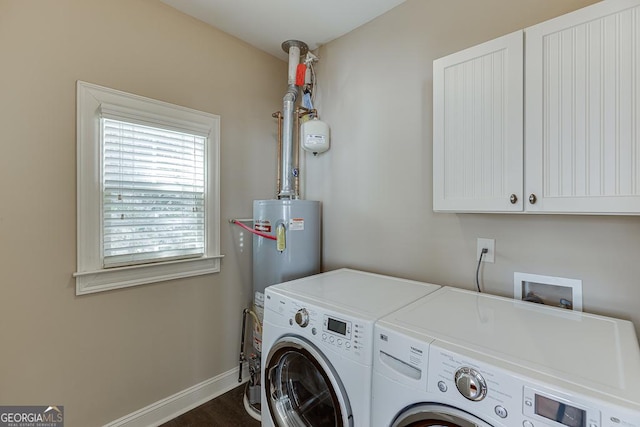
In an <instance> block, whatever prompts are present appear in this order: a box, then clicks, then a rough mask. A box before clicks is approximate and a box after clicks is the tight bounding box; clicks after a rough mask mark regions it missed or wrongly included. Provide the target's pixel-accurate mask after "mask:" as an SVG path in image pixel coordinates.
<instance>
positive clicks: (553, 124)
mask: <svg viewBox="0 0 640 427" xmlns="http://www.w3.org/2000/svg"><path fill="white" fill-rule="evenodd" d="M525 34H526V36H525V39H526V43H525V76H526V79H525V94H526V96H525V98H526V104H525V162H526V163H525V165H526V166H525V171H526V175H525V194H526V195H527V197H528V196H529V195H530V194H533V195H534V196H535V198H536V199H537V200H536V203H535V204H529V202H527V204H526V208H525V209H527V210H530V211H545V212H575V213H633V214H640V2H638V1H637V0H634V1H629V0H617V1H604V2H600V3H596V4H595V5H593V6H589V7H587V8H584V9H580V10H578V11H576V12H573V13H570V14H568V15H563V16H560V17H558V18H555V19H552V20H550V21H547V22H544V23H542V24H539V25H536V26H534V27H531V28H528V29H527V30H526V32H525Z"/></svg>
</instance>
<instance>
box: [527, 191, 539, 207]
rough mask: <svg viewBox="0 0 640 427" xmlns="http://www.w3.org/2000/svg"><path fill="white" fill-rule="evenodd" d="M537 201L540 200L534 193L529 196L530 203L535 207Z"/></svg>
mask: <svg viewBox="0 0 640 427" xmlns="http://www.w3.org/2000/svg"><path fill="white" fill-rule="evenodd" d="M537 200H538V198H537V197H536V195H535V194H533V193H532V194H530V195H529V203H531V204H532V205H535V204H536V201H537Z"/></svg>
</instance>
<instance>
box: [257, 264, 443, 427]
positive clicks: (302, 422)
mask: <svg viewBox="0 0 640 427" xmlns="http://www.w3.org/2000/svg"><path fill="white" fill-rule="evenodd" d="M439 288H440V286H437V285H432V284H426V283H420V282H413V281H409V280H402V279H397V278H392V277H387V276H381V275H377V274H372V273H365V272H360V271H355V270H349V269H341V270H335V271H332V272H328V273H323V274H318V275H315V276H311V277H307V278H303V279H298V280H293V281H291V282H286V283H282V284H278V285H273V286H269V287H267V289H266V290H265V305H264V330H263V334H262V371H263V378H262V385H263V386H262V402H261V409H262V425H263V426H269V427H270V426H310V427H323V426H339V427H341V426H360V427H369V415H370V411H371V408H370V402H371V373H372V353H373V326H374V322H375V321H376V320H377V319H379V318H380V317H382V316H384V315H386V314H389V313H391V312H392V311H393V310H397V309H399V308H401V307H403V306H405V305H407V304H409V303H411V302H413V301H416V300H417V299H419V298H421V297H423V296H425V295H428V294H429V293H431V292H434V291H435V290H437V289H439Z"/></svg>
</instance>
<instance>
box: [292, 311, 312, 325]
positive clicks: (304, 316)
mask: <svg viewBox="0 0 640 427" xmlns="http://www.w3.org/2000/svg"><path fill="white" fill-rule="evenodd" d="M295 320H296V323H297V324H298V326H300V327H301V328H306V327H307V325H308V324H309V312H308V311H307V309H306V308H301V309H300V310H298V311H297V312H296V316H295Z"/></svg>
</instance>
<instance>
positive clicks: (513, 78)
mask: <svg viewBox="0 0 640 427" xmlns="http://www.w3.org/2000/svg"><path fill="white" fill-rule="evenodd" d="M522 52H523V32H522V31H518V32H516V33H512V34H509V35H507V36H504V37H500V38H498V39H496V40H491V41H489V42H487V43H483V44H481V45H479V46H474V47H472V48H469V49H466V50H463V51H461V52H457V53H454V54H452V55H449V56H447V57H444V58H440V59H438V60H436V61H434V63H433V120H434V135H433V138H434V144H433V172H434V176H433V209H434V210H436V211H455V212H465V211H466V212H472V211H498V212H500V211H514V210H515V211H520V210H522V201H521V194H522V177H523V175H522V135H523V125H522V120H523V115H522V114H523V113H522V110H523V62H522ZM511 194H514V195H515V197H516V199H517V200H516V201H515V203H511V202H510V201H509V200H510V196H511Z"/></svg>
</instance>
